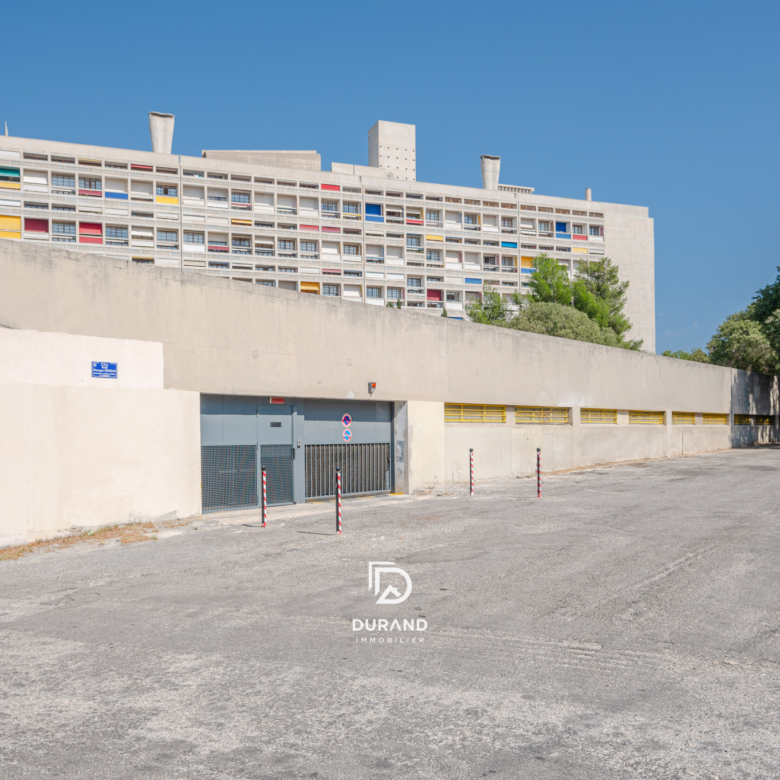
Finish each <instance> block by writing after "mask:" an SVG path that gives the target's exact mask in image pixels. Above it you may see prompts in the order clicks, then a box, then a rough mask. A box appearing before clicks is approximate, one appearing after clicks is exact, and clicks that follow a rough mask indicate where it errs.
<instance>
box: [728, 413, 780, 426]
mask: <svg viewBox="0 0 780 780" xmlns="http://www.w3.org/2000/svg"><path fill="white" fill-rule="evenodd" d="M774 424H775V420H774V418H773V417H769V416H767V415H764V414H735V415H734V425H774Z"/></svg>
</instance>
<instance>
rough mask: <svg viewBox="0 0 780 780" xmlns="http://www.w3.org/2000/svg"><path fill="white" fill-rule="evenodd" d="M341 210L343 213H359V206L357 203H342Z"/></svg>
mask: <svg viewBox="0 0 780 780" xmlns="http://www.w3.org/2000/svg"><path fill="white" fill-rule="evenodd" d="M342 210H343V211H344V213H345V214H360V206H359V205H358V204H357V203H344V204H342Z"/></svg>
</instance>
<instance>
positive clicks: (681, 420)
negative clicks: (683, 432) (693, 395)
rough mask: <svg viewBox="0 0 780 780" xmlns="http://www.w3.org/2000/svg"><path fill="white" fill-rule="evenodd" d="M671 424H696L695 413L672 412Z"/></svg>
mask: <svg viewBox="0 0 780 780" xmlns="http://www.w3.org/2000/svg"><path fill="white" fill-rule="evenodd" d="M672 425H696V413H695V412H672Z"/></svg>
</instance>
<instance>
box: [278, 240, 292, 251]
mask: <svg viewBox="0 0 780 780" xmlns="http://www.w3.org/2000/svg"><path fill="white" fill-rule="evenodd" d="M279 249H280V250H281V251H282V252H294V251H295V241H286V240H282V239H280V240H279Z"/></svg>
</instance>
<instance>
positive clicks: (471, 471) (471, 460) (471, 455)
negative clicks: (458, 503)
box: [469, 448, 474, 496]
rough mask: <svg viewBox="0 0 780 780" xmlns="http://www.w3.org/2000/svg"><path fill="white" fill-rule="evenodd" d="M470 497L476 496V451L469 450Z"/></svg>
mask: <svg viewBox="0 0 780 780" xmlns="http://www.w3.org/2000/svg"><path fill="white" fill-rule="evenodd" d="M469 495H470V496H473V495H474V450H473V449H472V448H470V449H469Z"/></svg>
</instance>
